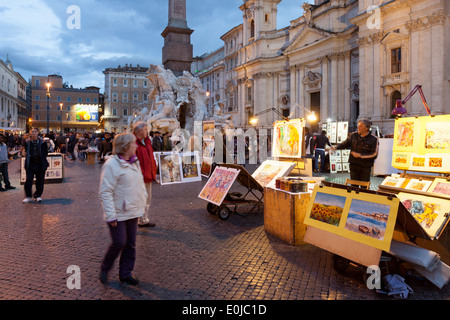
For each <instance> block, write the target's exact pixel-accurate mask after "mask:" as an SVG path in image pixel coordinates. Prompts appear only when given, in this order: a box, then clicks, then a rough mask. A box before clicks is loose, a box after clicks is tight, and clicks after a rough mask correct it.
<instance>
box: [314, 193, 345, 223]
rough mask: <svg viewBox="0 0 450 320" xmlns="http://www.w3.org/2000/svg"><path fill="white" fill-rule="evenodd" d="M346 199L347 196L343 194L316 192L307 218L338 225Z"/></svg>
mask: <svg viewBox="0 0 450 320" xmlns="http://www.w3.org/2000/svg"><path fill="white" fill-rule="evenodd" d="M346 200H347V198H346V197H344V196H339V195H335V194H330V193H324V192H317V193H316V194H315V196H314V201H313V205H312V209H311V213H310V215H309V218H310V219H314V220H317V221H321V222H324V223H327V224H329V225H332V226H336V227H338V226H339V224H340V222H341V217H342V213H343V211H344V206H345V201H346Z"/></svg>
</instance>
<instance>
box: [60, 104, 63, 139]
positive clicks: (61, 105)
mask: <svg viewBox="0 0 450 320" xmlns="http://www.w3.org/2000/svg"><path fill="white" fill-rule="evenodd" d="M62 107H63V104H62V102H61V103H60V104H59V131H60V132H61V134H62V132H63V127H62Z"/></svg>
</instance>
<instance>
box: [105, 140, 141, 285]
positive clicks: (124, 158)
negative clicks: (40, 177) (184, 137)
mask: <svg viewBox="0 0 450 320" xmlns="http://www.w3.org/2000/svg"><path fill="white" fill-rule="evenodd" d="M136 147H137V145H136V137H135V136H134V135H133V134H131V133H122V134H119V135H117V136H116V137H115V138H114V141H113V152H112V154H113V155H112V156H111V157H110V158H109V159H108V160H107V161H106V162H105V164H103V168H102V173H101V178H100V193H99V196H100V201H101V203H102V206H103V212H104V219H105V221H106V222H107V223H108V226H109V230H110V234H111V239H112V243H111V245H110V246H109V248H108V250H107V252H106V254H105V257H104V258H103V261H102V264H101V272H100V281H101V282H102V283H105V282H106V280H107V277H108V272H109V271H110V270H111V268H112V266H113V264H114V261H115V260H116V258H117V257H118V255H119V254H120V262H119V279H120V281H122V282H126V283H128V284H132V285H136V284H138V283H139V281H138V280H137V279H136V278H135V277H134V275H133V274H132V271H133V269H134V263H135V261H136V233H137V226H138V218H139V217H141V216H142V214H143V213H144V210H145V205H146V203H147V192H146V189H145V184H144V178H143V177H142V172H141V168H140V165H139V161H138V160H137V157H136Z"/></svg>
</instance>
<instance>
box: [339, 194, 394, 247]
mask: <svg viewBox="0 0 450 320" xmlns="http://www.w3.org/2000/svg"><path fill="white" fill-rule="evenodd" d="M390 210H391V206H389V205H386V204H380V203H375V202H369V201H364V200H358V199H352V202H351V204H350V209H349V212H348V216H347V221H346V223H345V229H346V230H350V231H352V232H356V233H358V234H361V235H364V236H368V237H371V238H375V239H378V240H383V238H384V234H385V232H386V226H387V221H388V217H389V212H390Z"/></svg>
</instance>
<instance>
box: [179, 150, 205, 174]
mask: <svg viewBox="0 0 450 320" xmlns="http://www.w3.org/2000/svg"><path fill="white" fill-rule="evenodd" d="M180 156H181V170H182V171H181V172H182V177H181V180H182V181H183V182H192V181H200V180H202V176H201V173H200V170H201V163H200V157H199V155H198V152H197V151H194V152H184V153H182V154H181V155H180Z"/></svg>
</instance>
